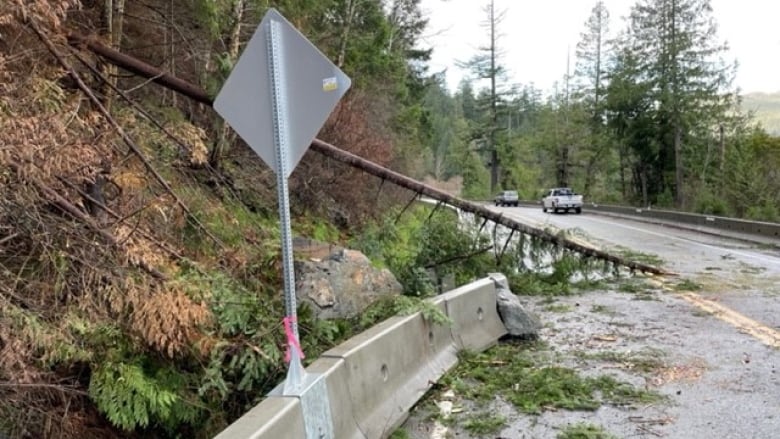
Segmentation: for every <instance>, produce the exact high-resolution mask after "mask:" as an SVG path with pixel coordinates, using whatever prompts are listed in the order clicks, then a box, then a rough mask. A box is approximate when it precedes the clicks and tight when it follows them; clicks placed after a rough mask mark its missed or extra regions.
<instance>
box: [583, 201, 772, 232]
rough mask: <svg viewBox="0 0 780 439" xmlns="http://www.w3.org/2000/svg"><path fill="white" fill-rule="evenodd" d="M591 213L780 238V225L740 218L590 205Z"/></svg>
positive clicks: (588, 208)
mask: <svg viewBox="0 0 780 439" xmlns="http://www.w3.org/2000/svg"><path fill="white" fill-rule="evenodd" d="M585 208H586V209H587V210H589V211H594V212H597V213H612V214H618V215H625V216H630V217H635V218H647V219H656V220H663V221H670V222H673V223H679V224H687V225H692V226H697V227H708V228H714V229H719V230H724V231H729V232H735V233H742V234H746V235H755V236H762V237H768V238H780V224H778V223H769V222H762V221H749V220H743V219H738V218H728V217H723V216H715V215H700V214H696V213H688V212H675V211H671V210H657V209H643V208H637V207H626V206H612V205H603V204H590V205H587V206H585Z"/></svg>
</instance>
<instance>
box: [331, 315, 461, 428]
mask: <svg viewBox="0 0 780 439" xmlns="http://www.w3.org/2000/svg"><path fill="white" fill-rule="evenodd" d="M431 334H432V335H431ZM437 334H440V333H439V332H438V330H436V329H434V328H432V327H429V326H428V324H427V323H426V321H425V319H424V318H423V317H422V315H421V314H420V313H415V314H413V315H409V316H397V317H392V318H390V319H388V320H386V321H384V322H382V323H380V324H378V325H376V326H374V327H372V328H370V329H368V330H367V331H365V332H363V333H362V334H359V335H357V336H355V337H353V338H351V339H349V340H347V341H346V342H344V343H342V344H341V345H339V346H337V347H335V348H333V349H331V350H329V351H327V352H325V353H324V354H322V357H323V358H342V359H343V360H344V361H345V364H346V372H347V383H348V384H347V386H348V388H349V393H350V395H351V398H352V411H353V415H354V418H355V420H356V422H357V424H358V426H359V428H360V430H361V431H362V433H363V434H364V435H365V437H366V438H367V439H381V438H386V437H387V436H389V435H390V434H391V433H392V432H393V431H394V430H395V429H396V428H398V426H400V425H401V424H402V423H403V421H404V420H406V418H407V416H408V412H409V409H410V408H411V407H412V406H413V405H414V404H415V403H416V402H417V401H418V400H419V399H420V398H421V397H422V396H423V395H424V394H425V392H427V391H428V389H430V388H431V386H432V385H433V384H434V383H435V382H436V381H437V380H438V379H439V378H441V376H442V375H443V374H444V373H445V372H446V367H445V366H446V363H447V361H448V360H447V358H448V354H447V353H437V354H434V351H433V349H432V346H441V347H443V351H446V343H445V342H444V341H442V342H441V343H442V344H438V343H439V342H438V341H437V340H436V337H437ZM449 337H450V336H449V335H448V334H446V333H444V338H445V340H446V339H448V338H449ZM451 352H452V353H453V354H454V349H453V350H451ZM431 360H435V361H431ZM453 364H454V363H453Z"/></svg>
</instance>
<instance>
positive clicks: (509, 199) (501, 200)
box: [494, 191, 520, 206]
mask: <svg viewBox="0 0 780 439" xmlns="http://www.w3.org/2000/svg"><path fill="white" fill-rule="evenodd" d="M494 201H495V203H496V206H519V205H520V198H519V197H518V195H517V191H502V192H501V193H499V194H498V195H496V198H495V200H494Z"/></svg>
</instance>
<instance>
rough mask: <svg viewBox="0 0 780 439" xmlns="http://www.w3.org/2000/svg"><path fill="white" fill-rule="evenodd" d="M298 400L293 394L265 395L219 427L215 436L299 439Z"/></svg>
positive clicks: (302, 433) (300, 414) (301, 434)
mask: <svg viewBox="0 0 780 439" xmlns="http://www.w3.org/2000/svg"><path fill="white" fill-rule="evenodd" d="M305 437H306V430H305V427H304V423H303V410H302V408H301V401H300V399H299V398H297V397H293V396H269V397H267V398H266V399H264V400H263V401H261V402H260V404H258V405H256V406H254V407H253V408H252V409H251V410H249V411H248V412H246V413H245V414H244V416H242V417H240V418H239V419H238V420H237V421H235V422H234V423H232V424H230V425H229V426H228V427H227V428H226V429H224V430H222V431H221V432H220V433H219V434H218V435H217V436H216V437H215V439H238V438H240V439H282V438H285V439H286V438H290V439H299V438H300V439H303V438H305Z"/></svg>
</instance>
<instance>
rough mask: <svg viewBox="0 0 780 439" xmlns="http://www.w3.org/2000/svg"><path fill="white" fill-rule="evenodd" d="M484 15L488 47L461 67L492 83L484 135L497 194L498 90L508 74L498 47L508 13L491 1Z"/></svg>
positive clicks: (499, 99) (488, 95)
mask: <svg viewBox="0 0 780 439" xmlns="http://www.w3.org/2000/svg"><path fill="white" fill-rule="evenodd" d="M484 11H485V15H486V19H485V21H484V22H483V23H482V25H483V27H484V28H486V29H487V30H488V34H489V41H488V45H487V46H483V47H481V48H480V49H479V53H478V54H477V55H475V56H474V57H472V58H471V59H470V60H469V61H467V62H465V63H460V65H461V67H466V68H468V69H469V70H471V72H472V74H473V75H474V76H475V77H476V78H478V79H483V80H488V81H490V89H489V92H488V94H487V95H486V96H485V98H486V99H485V100H486V101H487V102H486V108H487V111H488V114H489V116H488V122H487V125H486V126H485V133H484V134H485V140H486V141H487V150H488V151H489V153H490V170H491V172H490V191H491V192H495V191H496V189H497V187H498V183H499V182H498V176H499V164H500V163H499V156H498V145H497V144H496V143H497V132H498V130H499V107H500V101H501V99H502V98H501V94H500V93H499V90H498V88H499V86H500V83H499V81H501V80H503V79H504V75H505V74H506V70H505V68H504V67H503V66H502V65H501V63H500V58H501V55H502V52H501V50H500V48H499V46H498V39H499V33H498V26H499V25H500V24H501V22H502V21H503V19H504V17H505V15H506V14H505V11H500V10H496V7H495V1H494V0H490V2H489V3H488V4H487V5H486V6H485V8H484Z"/></svg>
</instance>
